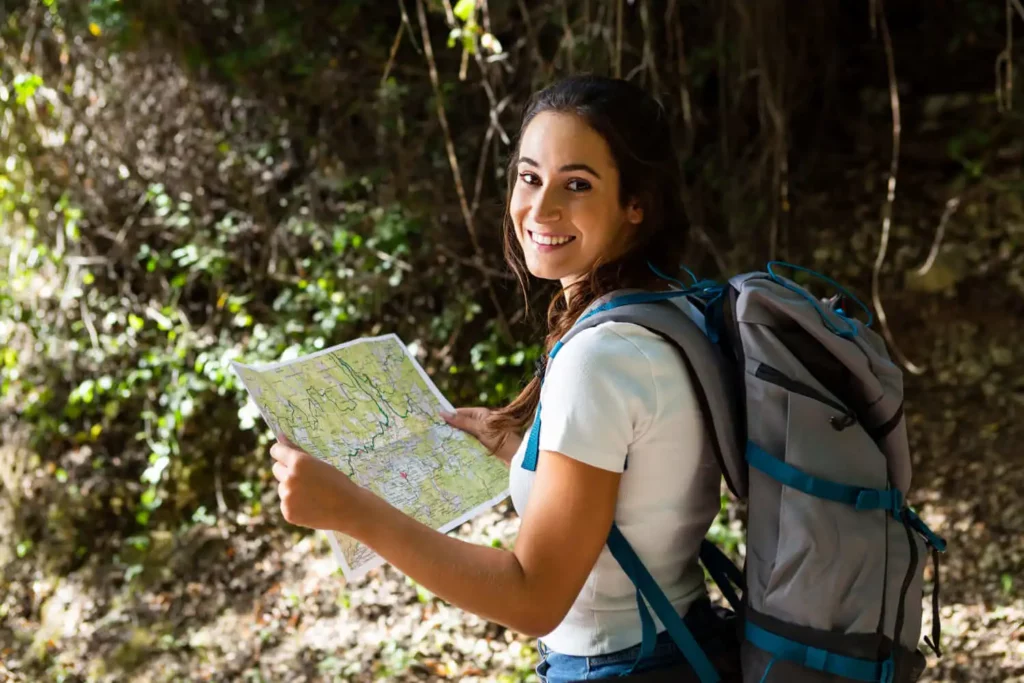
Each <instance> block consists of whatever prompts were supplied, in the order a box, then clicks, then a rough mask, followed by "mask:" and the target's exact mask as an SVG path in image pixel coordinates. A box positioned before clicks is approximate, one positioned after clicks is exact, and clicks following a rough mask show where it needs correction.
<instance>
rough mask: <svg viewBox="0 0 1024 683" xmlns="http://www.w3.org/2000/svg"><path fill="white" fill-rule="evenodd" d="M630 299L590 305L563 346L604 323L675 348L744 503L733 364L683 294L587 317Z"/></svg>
mask: <svg viewBox="0 0 1024 683" xmlns="http://www.w3.org/2000/svg"><path fill="white" fill-rule="evenodd" d="M627 293H629V290H623V291H619V292H613V293H612V294H609V295H606V296H604V297H601V298H600V299H598V300H597V301H595V302H594V303H593V304H591V306H590V307H588V309H587V311H585V312H584V314H583V316H581V317H580V319H579V321H578V322H577V323H576V325H575V326H573V328H572V329H571V330H569V332H567V333H566V334H565V336H564V337H563V338H562V343H563V344H565V343H568V341H569V340H570V339H572V337H574V336H575V335H577V334H579V333H580V332H582V331H583V330H585V329H589V328H591V327H594V326H596V325H600V324H601V323H604V322H624V323H633V324H635V325H640V326H641V327H645V328H647V329H648V330H650V331H652V332H655V333H657V334H660V335H661V336H662V337H664V338H665V339H667V340H668V341H670V342H672V343H673V344H675V345H676V347H677V348H678V349H679V350H680V352H681V354H682V357H683V360H684V362H685V363H686V366H687V369H688V370H689V373H690V378H691V380H692V382H693V389H694V393H695V394H696V396H697V399H698V401H699V402H700V408H701V412H702V414H703V415H704V418H705V424H706V425H707V430H708V432H709V434H708V438H709V439H710V440H711V443H712V448H713V449H714V452H715V457H716V458H717V459H718V463H719V467H721V469H722V474H723V475H724V476H725V480H726V484H727V485H728V486H729V489H730V490H731V491H732V492H733V493H734V494H735V495H737V496H740V497H741V498H745V497H746V495H747V464H746V461H745V460H744V452H743V446H742V445H743V444H744V443H745V441H746V437H745V436H743V434H744V433H745V432H744V430H745V424H743V420H742V419H741V418H740V415H741V413H740V412H739V401H740V397H739V396H738V395H737V391H736V390H735V387H736V386H737V384H736V382H737V379H736V374H735V373H736V370H735V366H734V364H732V363H730V362H729V361H728V360H727V359H726V358H725V356H724V354H723V353H722V352H721V350H720V349H719V348H718V347H717V346H715V345H714V344H712V343H711V341H710V340H709V339H708V338H707V336H706V335H705V333H704V319H703V315H701V313H700V311H698V310H697V309H696V308H695V307H694V306H693V305H692V304H691V303H690V302H689V301H688V300H686V299H685V298H684V296H685V294H684V292H682V291H680V293H679V298H678V299H675V301H659V302H654V303H631V304H626V305H622V306H617V307H615V308H611V309H610V310H603V311H599V312H597V313H593V314H590V315H588V312H590V311H593V310H594V309H595V308H597V307H598V306H601V305H602V304H607V303H608V302H610V301H613V300H615V299H616V298H617V297H620V296H623V295H625V294H627Z"/></svg>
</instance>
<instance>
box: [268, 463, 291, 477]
mask: <svg viewBox="0 0 1024 683" xmlns="http://www.w3.org/2000/svg"><path fill="white" fill-rule="evenodd" d="M271 470H272V471H273V473H274V479H277V480H278V481H284V480H285V479H287V478H288V468H287V467H286V466H285V464H284V463H282V462H280V461H277V462H275V463H274V466H273V467H272V468H271Z"/></svg>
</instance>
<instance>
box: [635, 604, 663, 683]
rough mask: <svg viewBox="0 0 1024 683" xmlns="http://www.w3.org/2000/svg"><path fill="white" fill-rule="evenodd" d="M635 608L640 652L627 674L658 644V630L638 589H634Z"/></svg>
mask: <svg viewBox="0 0 1024 683" xmlns="http://www.w3.org/2000/svg"><path fill="white" fill-rule="evenodd" d="M636 608H637V610H639V612H640V652H638V653H637V655H636V660H634V662H633V666H631V667H629V673H633V671H634V670H635V669H636V667H637V665H639V664H640V662H642V661H643V660H644V659H646V658H647V657H650V656H651V653H652V652H654V645H655V643H657V642H658V629H657V627H656V626H655V625H654V619H653V618H652V617H651V611H650V610H649V609H647V603H646V602H644V596H643V595H642V594H641V593H640V589H639V588H637V589H636Z"/></svg>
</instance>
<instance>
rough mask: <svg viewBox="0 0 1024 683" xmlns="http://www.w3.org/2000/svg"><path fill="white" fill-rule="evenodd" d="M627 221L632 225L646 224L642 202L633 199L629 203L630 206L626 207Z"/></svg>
mask: <svg viewBox="0 0 1024 683" xmlns="http://www.w3.org/2000/svg"><path fill="white" fill-rule="evenodd" d="M626 220H627V221H629V223H631V224H632V225H640V224H641V223H643V222H644V207H643V206H641V205H640V200H638V199H633V200H631V201H630V202H629V206H627V207H626Z"/></svg>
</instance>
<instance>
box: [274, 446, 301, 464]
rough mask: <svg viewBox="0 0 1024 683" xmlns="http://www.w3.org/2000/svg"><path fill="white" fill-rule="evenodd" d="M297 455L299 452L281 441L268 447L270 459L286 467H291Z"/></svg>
mask: <svg viewBox="0 0 1024 683" xmlns="http://www.w3.org/2000/svg"><path fill="white" fill-rule="evenodd" d="M299 453H300V451H298V450H296V449H295V448H293V447H292V446H289V445H288V444H286V443H283V442H281V441H278V442H277V443H275V444H274V445H273V446H271V447H270V457H272V458H273V459H274V460H276V461H277V462H279V463H283V464H284V465H285V466H287V467H291V465H292V464H293V463H294V462H295V459H296V458H297V457H298V455H299Z"/></svg>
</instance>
